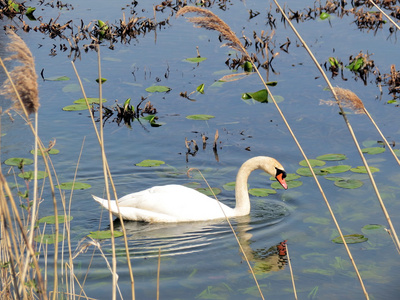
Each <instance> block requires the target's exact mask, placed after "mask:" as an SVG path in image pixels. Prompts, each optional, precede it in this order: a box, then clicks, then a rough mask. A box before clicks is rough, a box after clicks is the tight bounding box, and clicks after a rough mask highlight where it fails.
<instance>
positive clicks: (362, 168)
mask: <svg viewBox="0 0 400 300" xmlns="http://www.w3.org/2000/svg"><path fill="white" fill-rule="evenodd" d="M369 169H370V171H371V173H375V172H379V171H380V170H379V169H378V168H375V167H369ZM350 171H351V172H354V173H362V174H366V173H367V169H366V168H365V166H358V167H356V168H351V169H350Z"/></svg>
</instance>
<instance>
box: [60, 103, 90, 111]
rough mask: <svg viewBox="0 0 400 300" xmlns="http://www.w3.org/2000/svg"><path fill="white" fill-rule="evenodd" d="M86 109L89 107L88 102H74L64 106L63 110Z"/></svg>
mask: <svg viewBox="0 0 400 300" xmlns="http://www.w3.org/2000/svg"><path fill="white" fill-rule="evenodd" d="M86 109H88V108H87V106H86V104H73V105H68V106H64V107H63V109H62V110H64V111H80V110H86Z"/></svg>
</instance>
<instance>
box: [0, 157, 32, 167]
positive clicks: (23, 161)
mask: <svg viewBox="0 0 400 300" xmlns="http://www.w3.org/2000/svg"><path fill="white" fill-rule="evenodd" d="M4 163H5V164H6V165H8V166H16V167H20V166H25V165H31V164H33V160H32V159H30V158H22V157H12V158H9V159H7V160H6V161H5V162H4Z"/></svg>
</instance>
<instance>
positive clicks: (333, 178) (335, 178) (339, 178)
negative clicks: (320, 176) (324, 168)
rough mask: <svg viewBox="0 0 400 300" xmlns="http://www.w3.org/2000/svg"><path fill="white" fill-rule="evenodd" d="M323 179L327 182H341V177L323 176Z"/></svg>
mask: <svg viewBox="0 0 400 300" xmlns="http://www.w3.org/2000/svg"><path fill="white" fill-rule="evenodd" d="M324 178H325V179H328V180H331V181H338V180H343V177H333V176H325V177H324Z"/></svg>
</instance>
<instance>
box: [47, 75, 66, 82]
mask: <svg viewBox="0 0 400 300" xmlns="http://www.w3.org/2000/svg"><path fill="white" fill-rule="evenodd" d="M45 80H47V81H68V80H70V78H69V77H67V76H52V77H48V78H45Z"/></svg>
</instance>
